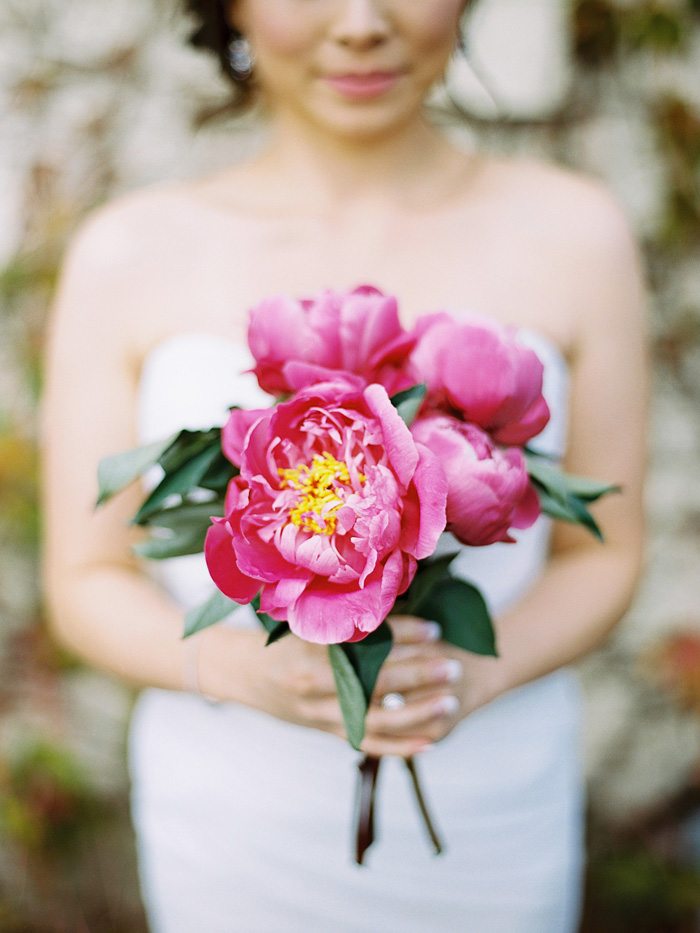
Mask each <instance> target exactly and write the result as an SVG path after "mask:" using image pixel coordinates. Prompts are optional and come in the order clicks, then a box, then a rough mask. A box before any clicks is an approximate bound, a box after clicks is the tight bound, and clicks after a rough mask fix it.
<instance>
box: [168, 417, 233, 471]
mask: <svg viewBox="0 0 700 933" xmlns="http://www.w3.org/2000/svg"><path fill="white" fill-rule="evenodd" d="M208 447H213V448H215V449H216V450H221V428H207V429H206V430H203V431H189V430H187V429H186V428H183V429H182V430H181V431H180V432H179V433H178V434H177V436H176V438H175V440H174V441H173V443H172V444H171V445H170V447H168V449H167V450H165V451H164V453H163V456H162V457H160V458H159V460H158V463H159V464H160V465H161V466H162V467H163V471H164V472H165V473H174V472H175V471H176V470H179V469H180V467H181V466H182V465H183V464H185V463H186V462H187V461H188V460H191V459H192V458H193V457H196V456H197V454H199V453H200V452H201V451H202V450H204V449H205V448H208Z"/></svg>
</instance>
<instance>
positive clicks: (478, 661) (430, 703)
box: [199, 616, 498, 756]
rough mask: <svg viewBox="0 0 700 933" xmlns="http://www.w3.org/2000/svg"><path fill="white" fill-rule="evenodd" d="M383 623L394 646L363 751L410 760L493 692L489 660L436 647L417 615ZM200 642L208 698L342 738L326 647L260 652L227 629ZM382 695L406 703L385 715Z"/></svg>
mask: <svg viewBox="0 0 700 933" xmlns="http://www.w3.org/2000/svg"><path fill="white" fill-rule="evenodd" d="M388 621H389V624H390V625H391V628H392V632H393V635H394V647H393V648H392V651H391V653H390V654H389V656H388V658H387V660H386V661H385V662H384V665H383V666H382V670H381V672H380V675H379V679H378V681H377V686H376V688H375V690H374V699H373V701H372V703H371V705H370V708H369V711H368V714H367V723H366V734H365V739H364V741H363V742H362V746H361V748H362V750H363V751H365V752H366V753H367V754H371V755H377V756H379V755H402V756H409V755H413V754H415V753H416V752H418V751H420V750H422V749H424V748H425V747H426V746H429V745H432V744H433V743H435V742H437V741H439V740H440V739H442V738H444V736H446V735H447V734H448V733H449V732H450V731H451V730H452V729H453V728H454V727H455V725H456V724H457V723H458V722H459V721H460V719H462V718H463V717H464V716H466V715H467V714H468V713H469V712H471V711H472V710H474V709H476V708H478V706H481V705H482V704H483V703H485V702H487V701H488V700H489V699H491V698H492V696H495V695H496V694H497V692H498V691H497V690H494V688H493V686H492V684H493V682H494V679H495V678H494V676H493V673H494V661H493V660H492V659H484V658H479V657H478V656H477V655H474V654H471V653H470V652H466V651H462V650H461V649H459V648H455V647H453V646H451V645H448V644H446V643H445V642H442V641H439V628H438V627H437V626H436V625H435V624H434V623H431V622H426V621H425V620H423V619H419V618H416V617H414V616H390V617H389V620H388ZM202 636H204V637H203V639H202V645H201V653H200V658H199V680H200V684H201V687H202V690H203V691H204V692H205V693H209V694H212V695H213V696H215V697H217V698H219V699H222V700H225V701H226V700H233V701H236V702H242V703H244V704H246V705H248V706H252V707H254V708H255V709H259V710H262V711H263V712H266V713H269V714H270V715H272V716H275V717H277V718H278V719H284V720H286V721H288V722H294V723H296V724H297V725H301V726H306V727H307V728H313V729H319V730H321V731H323V732H330V733H332V734H333V735H337V736H339V737H341V738H346V733H345V726H344V723H343V717H342V714H341V711H340V705H339V703H338V696H337V691H336V687H335V680H334V677H333V671H332V669H331V665H330V661H329V658H328V649H327V646H325V645H314V644H310V643H309V642H305V641H302V640H301V639H299V638H296V637H293V636H288V637H286V638H282V639H280V641H278V642H276V643H275V644H273V645H270V646H269V647H265V640H266V635H265V633H264V632H263V631H262V629H261V630H260V631H258V630H257V629H255V630H250V631H247V630H241V629H237V630H232V629H230V628H227V627H225V626H214V627H212V628H211V629H207V630H206V631H205V632H203V633H202ZM234 639H235V643H234V641H233V640H234ZM232 650H235V654H236V658H235V661H233V662H232V661H231V653H232ZM234 667H235V670H234ZM387 693H399V694H401V696H402V697H403V698H404V700H405V703H406V705H405V706H404V707H402V708H400V709H385V708H384V707H382V705H381V701H382V699H383V698H384V697H385V696H386V694H387Z"/></svg>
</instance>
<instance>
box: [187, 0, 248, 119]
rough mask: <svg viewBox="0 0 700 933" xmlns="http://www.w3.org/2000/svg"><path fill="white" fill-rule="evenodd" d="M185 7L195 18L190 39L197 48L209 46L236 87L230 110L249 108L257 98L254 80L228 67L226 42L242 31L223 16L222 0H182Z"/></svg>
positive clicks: (224, 14)
mask: <svg viewBox="0 0 700 933" xmlns="http://www.w3.org/2000/svg"><path fill="white" fill-rule="evenodd" d="M184 5H185V9H186V10H187V11H188V12H190V13H192V14H193V15H194V17H195V20H196V26H195V29H194V31H193V32H192V33H191V35H190V42H191V44H192V45H194V46H195V47H196V48H199V49H208V50H209V51H210V52H213V53H214V55H216V57H217V59H218V61H219V64H220V65H221V69H222V71H223V72H224V74H225V75H226V77H227V78H228V79H229V80H230V81H231V83H232V85H233V87H234V88H235V94H234V98H233V100H232V101H231V105H230V107H229V108H227V109H228V110H229V111H230V110H233V111H235V112H243V111H244V110H248V109H249V108H250V107H251V106H252V104H253V103H254V102H255V99H256V96H257V95H256V83H255V78H254V76H253V75H251V76H250V77H247V78H241V77H240V76H239V75H237V74H235V72H234V71H233V70H232V69H231V62H230V59H229V45H230V43H231V40H232V39H235V38H237V37H240V35H241V33H240V32H239V31H238V30H237V29H236V28H234V27H233V26H231V24H230V23H229V21H228V18H227V16H226V9H225V3H224V0H184Z"/></svg>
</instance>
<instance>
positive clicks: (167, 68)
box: [0, 0, 700, 933]
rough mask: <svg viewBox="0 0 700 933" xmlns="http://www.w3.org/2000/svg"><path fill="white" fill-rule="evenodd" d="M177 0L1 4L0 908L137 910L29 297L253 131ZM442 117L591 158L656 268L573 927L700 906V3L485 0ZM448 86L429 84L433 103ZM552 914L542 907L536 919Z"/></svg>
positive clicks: (114, 744)
mask: <svg viewBox="0 0 700 933" xmlns="http://www.w3.org/2000/svg"><path fill="white" fill-rule="evenodd" d="M190 28H191V24H188V21H186V20H185V19H183V17H182V16H181V15H180V13H179V11H178V9H177V5H176V3H175V0H168V2H165V0H112V2H111V3H109V4H106V3H99V4H98V3H95V2H94V0H1V4H0V931H3V933H20V931H32V933H43V931H46V933H55V931H71V933H73V931H100V933H102V931H112V930H114V931H120V933H132V931H133V933H138V931H144V930H145V924H144V921H143V917H142V913H141V907H140V903H139V897H138V886H137V880H136V870H135V855H134V847H133V839H132V835H131V829H130V824H129V817H128V806H127V775H126V766H125V730H126V723H127V721H128V716H129V711H130V707H131V704H132V702H133V695H132V693H131V692H130V691H129V690H128V689H127V688H125V687H124V686H123V685H121V684H119V683H117V682H116V681H114V680H112V679H110V678H108V677H106V676H103V675H101V674H99V673H96V672H94V671H91V670H89V669H86V668H85V667H83V666H82V665H81V664H80V663H79V662H77V661H76V660H75V659H74V658H71V657H68V656H66V655H65V654H64V653H63V652H62V651H60V650H59V649H57V648H56V647H55V646H54V645H53V644H52V643H51V642H50V640H49V638H48V637H47V634H46V631H45V628H44V625H43V623H42V606H41V595H40V592H39V590H38V586H37V580H38V576H39V574H38V538H39V528H40V521H41V516H40V515H39V514H38V512H37V448H38V437H37V425H36V405H37V400H38V397H39V394H40V392H41V366H40V361H41V355H42V345H43V340H44V332H45V318H46V312H47V307H48V306H49V303H50V299H51V295H52V290H53V288H54V284H55V281H56V275H57V270H58V268H59V266H60V260H61V256H62V253H63V250H64V248H65V245H66V242H67V240H68V239H69V237H70V236H71V233H72V231H73V230H74V229H75V227H76V225H77V224H78V222H79V221H80V219H81V218H82V217H83V216H84V215H85V214H86V212H88V211H89V210H91V209H92V208H93V207H95V206H96V205H98V204H100V203H102V202H103V201H105V200H106V199H109V198H112V197H114V196H115V195H118V194H120V193H122V192H124V191H127V190H130V189H132V188H134V187H138V186H140V185H144V184H148V183H150V182H153V181H159V180H164V179H167V178H175V177H184V176H189V175H192V174H197V173H200V172H205V171H207V170H209V169H211V168H217V167H220V166H221V165H224V164H227V163H229V162H231V161H233V160H236V159H239V158H241V157H242V156H244V155H246V154H247V153H248V152H249V151H250V150H251V148H252V147H254V146H255V144H256V139H258V138H259V136H258V134H259V128H258V127H257V125H256V122H255V120H254V119H253V118H251V117H246V118H244V119H242V120H241V119H239V120H237V121H234V120H231V119H230V118H227V117H223V118H218V119H211V118H210V117H211V115H212V114H216V112H217V111H218V110H219V109H220V108H221V106H222V104H223V103H224V102H225V101H226V99H227V96H228V89H227V85H226V83H225V81H224V80H223V79H222V78H221V77H220V75H219V72H218V67H217V65H216V63H215V62H214V60H213V59H211V58H210V57H208V56H207V55H205V54H204V53H196V52H194V51H192V50H191V49H189V48H188V47H187V46H186V43H185V37H186V36H187V34H188V31H189V29H190ZM465 35H466V41H467V46H468V59H467V60H464V59H459V60H456V61H455V63H454V65H453V67H451V69H450V72H449V82H448V90H449V93H450V94H451V96H452V97H453V98H454V99H455V100H456V101H458V103H459V104H460V105H461V107H462V108H463V110H464V111H465V112H466V113H467V114H468V116H467V117H463V118H461V119H460V120H459V121H457V122H454V123H453V124H450V125H449V127H448V129H447V131H448V132H450V133H453V134H455V135H456V136H461V137H462V138H464V139H465V140H467V141H469V142H470V143H471V142H473V141H476V142H478V144H479V145H482V146H484V147H488V148H490V149H493V150H498V151H502V152H511V153H528V154H531V155H535V156H538V157H543V158H545V159H549V160H555V161H558V162H561V163H565V164H568V165H571V166H574V167H576V168H578V169H582V170H584V171H586V172H589V173H592V174H595V175H598V176H600V177H602V178H603V179H604V180H605V181H606V182H607V183H608V184H609V186H610V187H611V188H612V189H613V190H614V191H615V192H616V194H617V195H618V197H619V199H620V200H621V201H622V203H623V205H624V206H625V208H626V209H627V211H628V214H629V216H630V218H631V219H632V222H633V224H634V225H635V228H636V230H637V233H638V237H639V240H640V243H641V244H642V246H643V249H644V251H645V257H646V261H647V268H648V273H649V282H650V285H651V288H652V308H651V313H652V320H651V330H652V340H653V355H654V361H655V385H654V404H653V413H652V415H653V425H652V448H651V451H650V468H651V474H650V481H649V486H648V504H649V516H650V525H651V534H650V540H649V549H648V567H647V571H646V575H645V579H644V582H643V585H642V587H641V589H640V591H639V595H638V598H637V600H636V602H635V605H634V607H633V608H632V610H631V611H630V613H629V614H628V616H627V618H626V619H625V620H624V622H623V623H622V624H621V626H620V627H619V629H618V630H617V632H616V634H615V636H614V638H613V640H612V641H611V642H610V643H609V644H608V645H607V646H606V647H605V649H604V650H601V651H599V652H597V653H596V654H595V655H593V656H591V657H589V658H587V659H586V660H585V662H584V663H583V664H581V666H580V671H581V677H582V679H583V683H584V688H585V694H586V703H587V730H586V762H587V773H588V781H589V790H590V807H589V811H590V812H589V852H590V859H589V870H588V883H587V896H586V902H587V903H586V918H585V921H584V929H585V930H586V931H595V933H608V931H610V933H613V931H634V933H644V931H650V933H661V931H669V933H686V931H687V933H692V931H695V933H697V931H699V930H700V584H699V583H698V576H699V574H700V481H699V479H698V466H699V465H700V460H699V459H698V452H699V450H700V2H699V0H481V3H480V5H479V6H477V7H476V8H475V9H474V13H473V15H471V16H469V17H467V19H466V20H465ZM446 100H447V98H446V96H445V92H444V91H440V90H438V91H436V97H435V102H436V103H445V102H446ZM543 933H544V931H543Z"/></svg>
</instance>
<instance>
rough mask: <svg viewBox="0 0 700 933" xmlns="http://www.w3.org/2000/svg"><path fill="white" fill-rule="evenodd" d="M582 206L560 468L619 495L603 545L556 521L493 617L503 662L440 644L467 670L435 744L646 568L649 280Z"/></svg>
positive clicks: (620, 231)
mask: <svg viewBox="0 0 700 933" xmlns="http://www.w3.org/2000/svg"><path fill="white" fill-rule="evenodd" d="M583 207H584V211H585V212H587V213H585V214H584V216H583V218H577V223H578V224H579V227H580V229H579V230H578V231H577V233H575V234H574V235H572V238H571V239H570V241H569V243H570V246H569V245H568V244H567V249H568V251H569V252H570V254H571V256H572V265H571V268H570V269H569V270H568V271H569V273H570V275H571V281H572V286H571V293H572V300H573V301H574V302H575V316H576V320H577V322H578V328H577V329H578V341H577V344H578V345H577V352H576V356H575V359H574V360H573V363H572V370H571V375H572V379H571V404H570V430H569V440H568V447H567V451H568V452H567V457H566V460H565V463H564V465H563V466H564V468H565V469H566V470H567V471H568V472H571V473H576V474H579V475H584V476H589V477H592V478H595V479H599V480H603V481H611V482H616V483H619V484H620V485H621V486H622V487H623V492H622V494H621V495H613V496H610V497H608V498H607V499H605V500H604V501H602V502H601V503H599V504H597V505H596V506H594V511H595V514H596V517H597V519H598V520H599V523H600V525H601V526H602V529H603V533H604V535H605V543H604V544H600V543H599V542H597V541H596V540H595V539H593V538H592V536H591V535H590V534H589V532H587V531H585V530H583V529H581V528H579V527H576V526H570V525H566V524H564V523H562V522H556V523H555V525H554V529H553V539H552V555H551V558H550V560H549V561H548V563H547V566H546V568H545V570H544V572H543V573H542V575H541V576H540V578H539V579H538V581H537V582H536V583H535V584H534V586H533V587H532V588H531V589H530V590H529V592H528V593H527V594H526V595H525V596H524V597H523V598H522V599H521V600H519V601H518V603H517V605H515V606H513V607H512V608H511V609H510V610H509V611H507V612H504V613H503V614H502V615H501V616H500V617H499V618H498V619H497V620H496V629H497V635H498V643H499V650H500V657H499V658H498V659H495V660H493V659H487V658H480V657H477V656H475V655H472V654H469V653H467V652H464V651H460V650H459V649H455V648H452V647H450V646H444V648H443V654H444V655H445V656H446V657H452V658H454V659H455V660H457V661H459V663H460V665H461V668H462V672H463V675H462V677H461V679H460V680H459V681H458V682H457V683H455V685H454V687H453V689H452V693H453V694H454V695H455V696H456V697H457V698H458V699H459V701H460V706H459V709H458V710H457V711H456V712H455V713H454V715H453V717H452V720H451V722H450V723H449V724H445V723H440V722H436V723H434V724H433V726H432V727H431V730H430V735H431V737H432V738H433V740H437V739H439V738H441V737H442V736H443V735H444V734H446V733H447V732H449V731H450V729H451V728H452V727H453V726H454V725H455V724H456V723H457V722H458V721H459V719H461V718H463V717H464V716H466V715H468V714H469V713H470V712H472V711H473V710H474V709H476V708H478V707H479V706H481V705H483V704H484V703H486V702H488V701H490V700H492V699H494V698H495V697H496V696H498V695H500V694H502V693H504V692H506V691H508V690H510V689H512V688H514V687H517V686H520V685H522V684H525V683H527V682H529V681H531V680H534V679H535V678H537V677H540V676H543V675H545V674H547V673H550V672H551V671H554V670H556V669H557V668H559V667H562V666H563V665H566V664H569V663H571V662H573V661H576V660H577V659H579V658H581V657H582V656H583V655H585V654H586V653H587V652H589V651H590V650H592V649H593V648H594V647H596V646H597V645H599V644H600V643H601V642H602V641H603V640H604V639H605V638H606V636H607V635H608V634H609V633H610V631H611V629H612V628H613V627H614V625H615V624H616V623H617V622H618V621H619V620H620V618H621V617H622V615H623V614H624V612H625V611H626V609H627V608H628V606H629V604H630V602H631V599H632V597H633V594H634V591H635V587H636V584H637V581H638V578H639V574H640V572H641V568H642V563H643V551H644V545H643V539H644V518H643V485H644V473H645V465H646V459H647V450H646V444H647V440H646V423H647V407H648V395H649V364H648V359H647V349H646V325H645V311H646V288H645V282H644V274H643V269H642V264H641V261H640V256H639V253H638V249H637V245H636V243H635V240H634V237H633V236H632V234H631V232H630V230H629V229H628V226H627V222H626V220H625V218H624V216H623V215H622V214H621V212H620V211H619V209H618V208H617V206H616V205H615V204H614V202H613V201H612V199H610V198H609V196H607V195H606V194H605V193H603V192H601V193H598V192H593V197H592V198H590V199H589V200H588V201H587V202H586V203H585V204H584V205H583ZM410 663H411V662H406V661H403V662H397V663H395V664H393V665H391V664H390V665H387V667H386V668H385V669H384V671H383V672H382V677H381V678H380V682H379V690H378V695H382V694H383V693H386V692H389V691H392V690H400V689H401V683H402V682H405V680H406V677H407V670H406V669H407V667H408V665H409V664H410ZM389 716H391V717H392V718H391V720H389V718H388V717H389ZM399 720H401V721H402V724H403V726H404V728H405V729H406V731H407V733H408V732H410V730H411V729H412V728H413V725H412V724H411V710H410V709H409V708H408V707H406V708H404V709H403V710H399V711H396V712H394V713H388V714H387V713H386V712H385V711H382V710H381V709H379V708H375V709H374V711H373V717H372V718H371V719H370V722H371V723H372V726H373V728H375V729H376V730H378V732H380V733H381V731H382V730H383V729H384V728H387V724H388V722H389V721H390V722H391V724H392V728H398V722H399Z"/></svg>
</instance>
